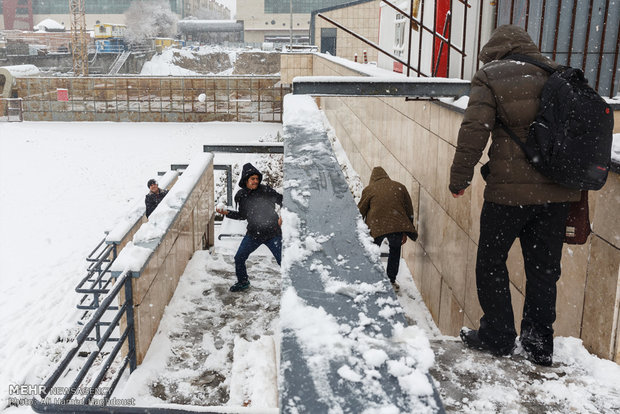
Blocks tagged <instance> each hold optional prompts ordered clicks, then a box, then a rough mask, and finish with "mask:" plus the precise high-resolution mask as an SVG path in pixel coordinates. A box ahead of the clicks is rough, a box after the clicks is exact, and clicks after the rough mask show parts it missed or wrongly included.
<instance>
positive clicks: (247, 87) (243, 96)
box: [15, 76, 290, 122]
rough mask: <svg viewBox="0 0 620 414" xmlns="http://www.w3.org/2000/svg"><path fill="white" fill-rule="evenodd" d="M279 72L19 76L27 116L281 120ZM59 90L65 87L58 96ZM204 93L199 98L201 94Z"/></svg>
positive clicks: (45, 118)
mask: <svg viewBox="0 0 620 414" xmlns="http://www.w3.org/2000/svg"><path fill="white" fill-rule="evenodd" d="M279 82H280V78H279V77H278V76H224V77H213V76H209V77H207V76H200V77H186V76H184V77H173V76H164V77H87V78H82V77H63V78H44V77H36V78H34V77H33V78H18V79H16V84H17V85H16V87H15V90H16V92H17V96H18V97H20V98H23V115H24V120H26V121H67V122H71V121H121V122H123V121H129V122H133V121H136V122H208V121H236V122H253V121H262V122H281V120H282V98H283V96H284V95H285V94H287V93H288V92H289V90H290V89H289V88H288V87H281V86H279V85H278V84H279ZM58 89H67V90H68V100H66V101H59V100H58V96H57V90H58ZM203 94H204V98H205V99H204V100H202V101H201V100H200V99H199V97H200V95H203Z"/></svg>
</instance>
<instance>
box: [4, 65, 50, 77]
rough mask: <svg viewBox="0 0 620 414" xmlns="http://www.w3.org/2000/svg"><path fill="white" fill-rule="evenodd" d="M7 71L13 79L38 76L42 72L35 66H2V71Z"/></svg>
mask: <svg viewBox="0 0 620 414" xmlns="http://www.w3.org/2000/svg"><path fill="white" fill-rule="evenodd" d="M2 69H4V70H6V71H7V72H8V73H9V74H11V75H12V76H13V77H16V78H19V77H24V76H38V75H39V74H40V73H41V72H40V71H39V68H37V67H36V66H35V65H14V66H0V71H2Z"/></svg>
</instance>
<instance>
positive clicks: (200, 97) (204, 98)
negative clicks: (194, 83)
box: [198, 93, 207, 102]
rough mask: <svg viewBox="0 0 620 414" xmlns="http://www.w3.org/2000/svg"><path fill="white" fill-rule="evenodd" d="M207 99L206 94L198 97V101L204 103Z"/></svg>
mask: <svg viewBox="0 0 620 414" xmlns="http://www.w3.org/2000/svg"><path fill="white" fill-rule="evenodd" d="M206 99H207V95H205V94H204V93H201V94H200V95H198V100H199V101H200V102H204V101H205V100H206Z"/></svg>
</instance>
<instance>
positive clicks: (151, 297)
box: [120, 163, 215, 364]
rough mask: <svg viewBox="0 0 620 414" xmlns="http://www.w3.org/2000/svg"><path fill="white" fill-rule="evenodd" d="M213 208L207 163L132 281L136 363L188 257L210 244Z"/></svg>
mask: <svg viewBox="0 0 620 414" xmlns="http://www.w3.org/2000/svg"><path fill="white" fill-rule="evenodd" d="M214 205H215V204H214V193H213V164H212V163H211V165H209V167H208V168H207V169H206V170H205V171H204V173H203V174H202V176H201V178H200V179H199V181H198V183H197V184H196V186H195V187H194V190H193V191H192V193H191V194H190V195H189V196H188V198H187V200H186V202H185V204H184V205H183V208H182V209H181V211H180V213H179V214H178V216H177V217H176V219H175V220H174V222H173V223H172V224H171V225H170V228H169V229H168V231H167V233H166V234H165V236H164V238H163V240H162V241H161V243H160V244H159V246H158V247H157V249H156V250H155V252H154V253H153V255H152V256H151V257H150V259H149V261H148V263H147V264H146V265H145V267H144V270H143V271H142V272H141V273H140V275H139V277H137V278H134V279H133V280H132V289H133V304H134V321H135V338H136V358H137V363H138V364H140V363H142V360H143V359H144V356H145V355H146V352H147V350H148V348H149V345H150V344H151V340H152V339H153V337H154V336H155V333H156V332H157V327H158V326H159V321H160V320H161V317H162V316H163V313H164V309H165V308H166V305H168V302H169V301H170V299H171V298H172V295H173V294H174V291H175V289H176V286H177V283H178V281H179V278H180V277H181V275H182V274H183V272H184V271H185V267H186V265H187V263H188V261H189V259H190V258H191V257H192V254H193V253H194V252H195V251H196V250H200V249H203V248H205V247H208V246H212V245H213V242H214V240H215V237H214V229H213V223H214V221H213V216H214V213H215V211H214ZM205 245H206V246H205ZM124 297H125V293H124V292H121V294H120V298H122V300H121V302H122V301H123V300H124ZM122 329H124V327H123V328H122ZM124 352H126V349H125V350H124Z"/></svg>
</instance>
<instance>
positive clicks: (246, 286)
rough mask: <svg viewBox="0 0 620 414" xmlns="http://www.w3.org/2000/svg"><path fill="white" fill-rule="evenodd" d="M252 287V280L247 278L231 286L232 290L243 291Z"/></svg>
mask: <svg viewBox="0 0 620 414" xmlns="http://www.w3.org/2000/svg"><path fill="white" fill-rule="evenodd" d="M249 288H250V281H249V280H246V281H244V282H237V283H235V284H234V285H232V286H231V287H230V289H229V290H230V291H231V292H241V291H242V290H246V289H249Z"/></svg>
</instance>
